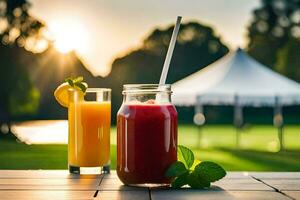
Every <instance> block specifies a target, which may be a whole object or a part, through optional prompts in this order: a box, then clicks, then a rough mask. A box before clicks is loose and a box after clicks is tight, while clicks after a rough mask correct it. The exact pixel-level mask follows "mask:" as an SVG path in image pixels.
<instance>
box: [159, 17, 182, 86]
mask: <svg viewBox="0 0 300 200" xmlns="http://www.w3.org/2000/svg"><path fill="white" fill-rule="evenodd" d="M181 18H182V17H181V16H178V17H177V21H176V24H175V27H174V30H173V33H172V37H171V41H170V44H169V48H168V52H167V56H166V59H165V62H164V67H163V70H162V72H161V76H160V80H159V84H160V85H163V84H165V83H166V79H167V75H168V71H169V66H170V62H171V58H172V55H173V50H174V47H175V43H176V39H177V35H178V31H179V27H180V21H181Z"/></svg>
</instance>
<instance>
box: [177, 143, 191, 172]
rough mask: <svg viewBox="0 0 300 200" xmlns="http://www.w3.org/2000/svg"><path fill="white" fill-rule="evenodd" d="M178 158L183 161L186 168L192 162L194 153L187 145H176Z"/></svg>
mask: <svg viewBox="0 0 300 200" xmlns="http://www.w3.org/2000/svg"><path fill="white" fill-rule="evenodd" d="M178 157H179V160H180V161H182V162H183V163H184V165H185V166H186V168H188V169H189V168H190V167H191V166H192V165H193V163H194V153H193V152H192V151H191V150H190V149H189V148H187V147H185V146H182V145H178Z"/></svg>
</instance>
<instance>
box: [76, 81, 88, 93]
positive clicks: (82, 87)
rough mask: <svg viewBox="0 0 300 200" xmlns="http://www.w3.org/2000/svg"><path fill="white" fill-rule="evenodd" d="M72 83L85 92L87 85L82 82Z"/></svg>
mask: <svg viewBox="0 0 300 200" xmlns="http://www.w3.org/2000/svg"><path fill="white" fill-rule="evenodd" d="M74 85H76V86H77V87H79V88H80V89H81V91H82V92H83V93H85V92H86V89H87V87H86V86H85V85H84V84H83V83H82V82H75V83H74Z"/></svg>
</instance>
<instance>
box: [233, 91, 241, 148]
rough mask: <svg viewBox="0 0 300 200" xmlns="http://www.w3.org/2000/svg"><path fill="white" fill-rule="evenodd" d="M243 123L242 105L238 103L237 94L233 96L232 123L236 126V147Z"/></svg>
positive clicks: (238, 145) (237, 146)
mask: <svg viewBox="0 0 300 200" xmlns="http://www.w3.org/2000/svg"><path fill="white" fill-rule="evenodd" d="M242 124H243V107H242V106H241V105H240V102H239V96H238V95H235V96H234V125H235V127H236V141H235V144H236V148H240V137H241V127H242Z"/></svg>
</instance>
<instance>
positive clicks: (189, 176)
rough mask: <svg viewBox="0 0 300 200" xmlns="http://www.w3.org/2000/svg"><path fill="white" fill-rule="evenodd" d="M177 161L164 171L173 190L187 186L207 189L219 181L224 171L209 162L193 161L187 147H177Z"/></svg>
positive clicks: (192, 155)
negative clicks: (169, 178) (212, 183)
mask: <svg viewBox="0 0 300 200" xmlns="http://www.w3.org/2000/svg"><path fill="white" fill-rule="evenodd" d="M177 154H178V158H179V161H176V162H174V163H173V164H171V165H170V167H169V168H168V169H167V171H166V174H165V175H166V176H167V177H173V178H174V180H173V181H172V183H171V186H172V187H173V188H181V187H182V186H184V185H189V186H190V187H191V188H194V189H203V188H209V187H210V185H211V184H210V183H211V182H215V181H217V180H220V179H221V178H223V177H224V176H225V175H226V171H225V170H224V169H223V168H222V167H221V166H220V165H218V164H216V163H214V162H210V161H203V162H201V161H199V160H197V159H196V160H195V158H194V153H193V152H192V151H191V150H190V149H189V148H187V147H184V146H182V145H179V146H178V151H177Z"/></svg>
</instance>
